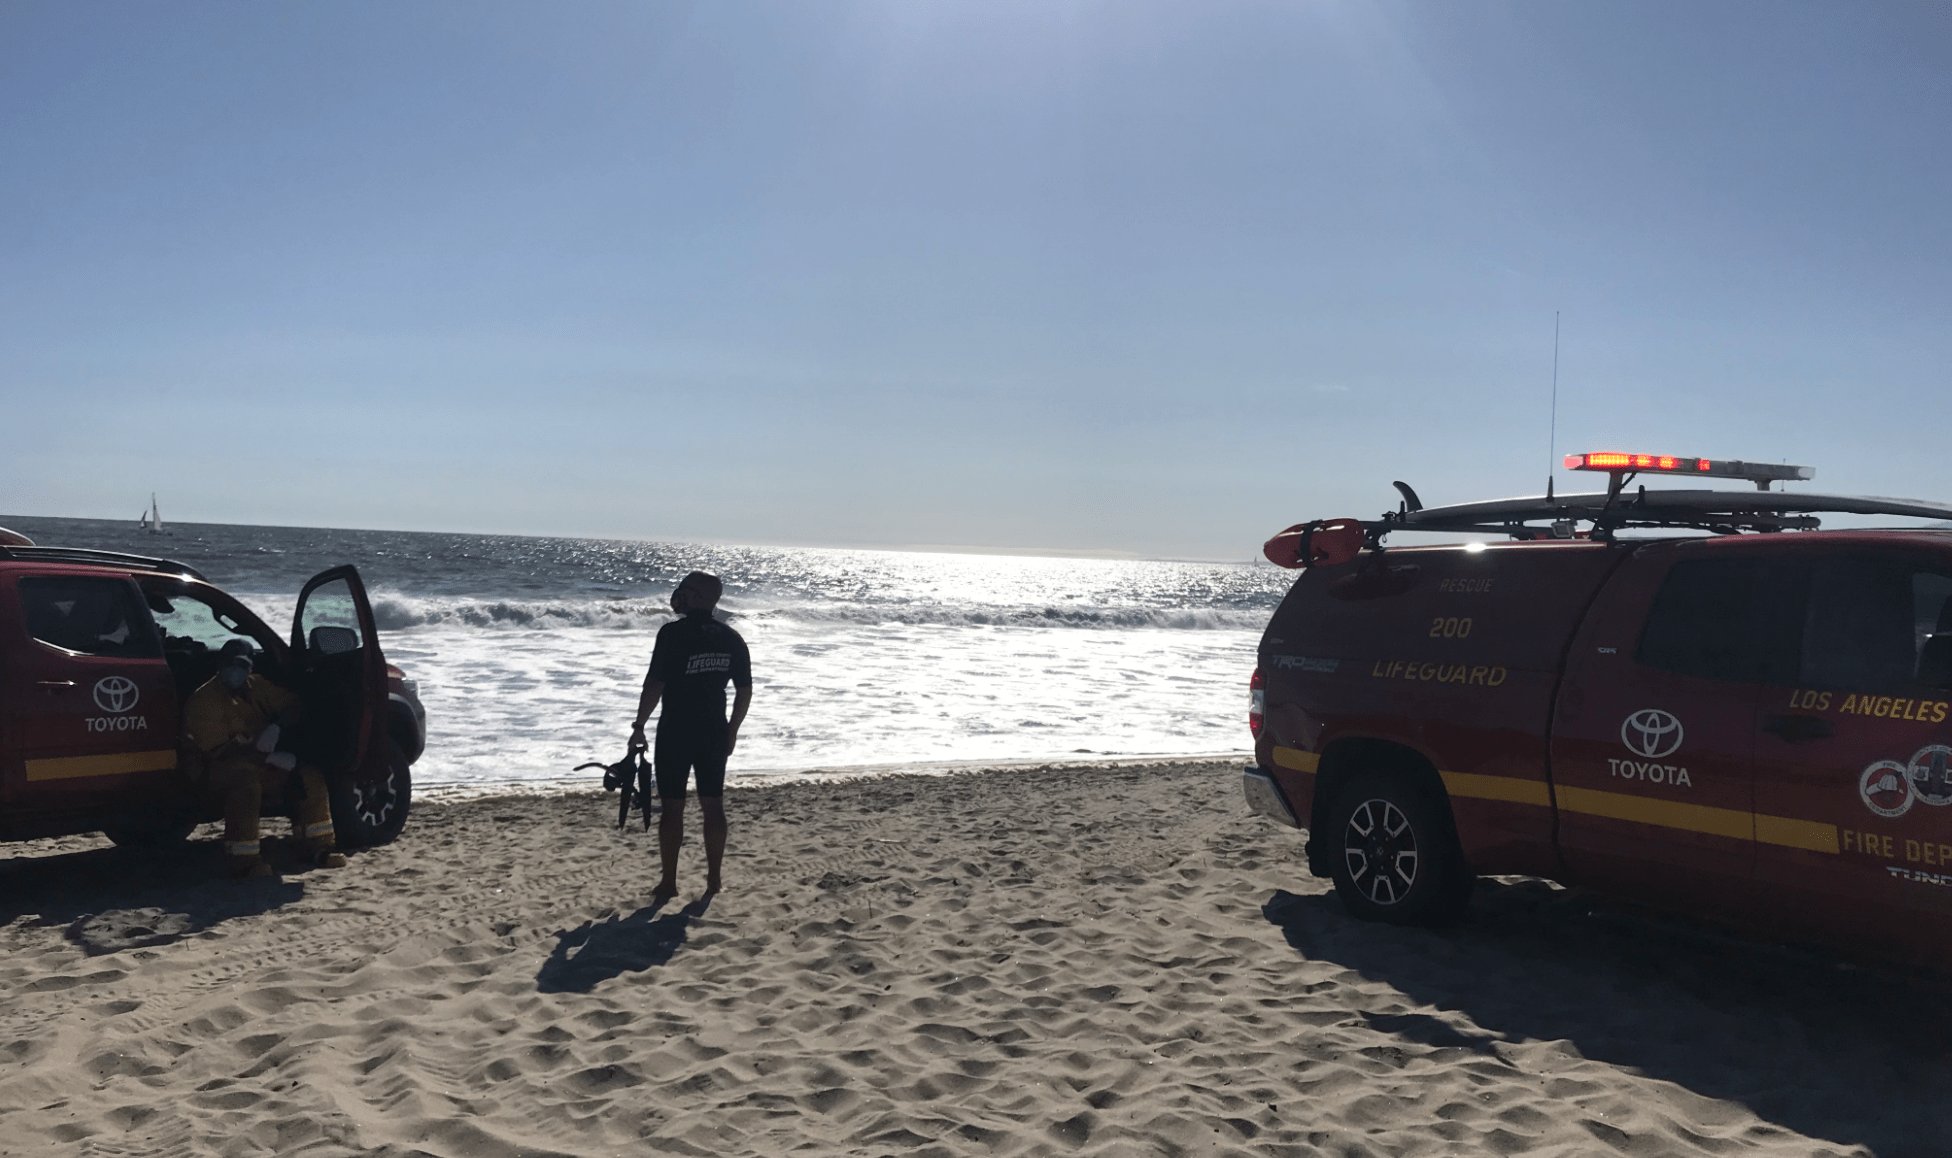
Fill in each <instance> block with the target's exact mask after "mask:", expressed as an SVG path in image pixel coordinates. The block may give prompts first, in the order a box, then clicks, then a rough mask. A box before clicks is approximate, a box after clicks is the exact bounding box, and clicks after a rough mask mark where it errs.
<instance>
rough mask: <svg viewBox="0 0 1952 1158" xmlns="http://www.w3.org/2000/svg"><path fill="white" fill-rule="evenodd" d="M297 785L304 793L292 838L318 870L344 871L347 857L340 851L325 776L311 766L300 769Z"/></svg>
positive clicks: (293, 821)
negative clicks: (337, 869) (295, 838)
mask: <svg viewBox="0 0 1952 1158" xmlns="http://www.w3.org/2000/svg"><path fill="white" fill-rule="evenodd" d="M298 783H299V784H300V786H301V791H303V792H304V793H305V795H304V796H302V797H300V798H299V801H298V811H297V812H295V813H293V815H292V825H291V827H292V835H293V836H295V837H297V838H298V847H299V848H300V849H302V850H304V853H305V855H306V856H307V857H309V858H311V861H312V863H313V864H314V865H317V866H318V867H319V868H344V867H345V864H346V858H345V854H343V853H341V852H339V851H337V846H338V843H339V838H338V834H337V833H335V832H334V831H333V830H332V797H331V795H330V794H328V793H327V792H326V789H325V777H324V776H321V775H320V774H319V770H318V769H317V768H313V767H311V766H310V765H304V766H301V767H300V768H299V769H298Z"/></svg>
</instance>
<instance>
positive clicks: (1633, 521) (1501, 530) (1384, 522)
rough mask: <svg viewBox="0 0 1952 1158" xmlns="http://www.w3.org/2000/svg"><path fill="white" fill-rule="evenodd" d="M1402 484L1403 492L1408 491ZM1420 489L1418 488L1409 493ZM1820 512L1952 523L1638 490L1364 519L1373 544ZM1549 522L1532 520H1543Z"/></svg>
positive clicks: (1864, 507)
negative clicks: (1408, 534) (1401, 534)
mask: <svg viewBox="0 0 1952 1158" xmlns="http://www.w3.org/2000/svg"><path fill="white" fill-rule="evenodd" d="M1398 485H1399V489H1403V490H1407V489H1408V488H1406V487H1402V485H1401V484H1398ZM1410 493H1411V494H1414V493H1415V492H1410ZM1816 512H1823V513H1825V514H1852V515H1901V516H1904V517H1907V518H1916V519H1945V520H1952V506H1948V505H1946V504H1943V503H1925V502H1919V501H1917V500H1916V499H1886V498H1873V497H1863V498H1860V497H1853V496H1850V495H1809V494H1790V493H1787V492H1784V491H1650V490H1648V489H1647V488H1646V487H1644V486H1643V487H1640V488H1638V490H1637V492H1635V493H1632V494H1626V495H1623V494H1619V493H1617V492H1613V491H1608V492H1606V493H1603V494H1585V495H1559V496H1557V497H1553V496H1551V495H1537V496H1532V497H1526V498H1513V499H1494V500H1492V501H1490V502H1482V503H1459V504H1457V505H1455V506H1448V507H1421V506H1419V507H1412V506H1411V504H1410V503H1409V501H1408V500H1407V498H1406V500H1405V501H1404V503H1403V505H1402V507H1401V508H1400V509H1398V510H1395V511H1391V512H1388V513H1386V514H1384V515H1383V516H1382V517H1381V518H1380V519H1376V520H1373V521H1372V520H1365V521H1364V522H1363V524H1362V526H1363V530H1364V531H1365V532H1367V535H1368V538H1369V540H1370V542H1371V543H1372V544H1375V543H1379V542H1380V541H1381V539H1382V537H1383V536H1384V535H1387V534H1389V533H1390V532H1392V531H1446V532H1451V533H1458V532H1475V533H1480V534H1492V535H1509V536H1511V537H1512V538H1514V539H1519V540H1531V539H1570V538H1573V537H1574V529H1575V524H1577V523H1581V522H1586V523H1591V524H1592V531H1591V537H1592V538H1594V539H1599V540H1602V541H1604V540H1606V539H1610V538H1612V537H1613V533H1614V532H1615V531H1619V530H1625V529H1628V528H1635V527H1657V528H1691V529H1694V530H1701V531H1710V532H1713V533H1715V534H1718V535H1732V534H1739V533H1741V532H1744V531H1752V532H1753V531H1761V532H1771V531H1814V530H1816V529H1817V528H1818V527H1820V526H1821V525H1822V520H1820V519H1818V518H1817V517H1816ZM1540 523H1542V524H1543V525H1534V524H1540Z"/></svg>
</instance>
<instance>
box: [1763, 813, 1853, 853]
mask: <svg viewBox="0 0 1952 1158" xmlns="http://www.w3.org/2000/svg"><path fill="white" fill-rule="evenodd" d="M1755 838H1756V839H1757V840H1759V841H1761V842H1762V843H1763V844H1780V845H1785V846H1787V847H1789V848H1800V849H1805V850H1807V851H1809V852H1841V851H1843V850H1842V849H1840V848H1838V847H1837V826H1836V825H1834V824H1821V823H1818V822H1817V821H1814V820H1796V819H1793V818H1791V817H1787V816H1764V815H1762V814H1761V813H1760V812H1758V813H1756V814H1755Z"/></svg>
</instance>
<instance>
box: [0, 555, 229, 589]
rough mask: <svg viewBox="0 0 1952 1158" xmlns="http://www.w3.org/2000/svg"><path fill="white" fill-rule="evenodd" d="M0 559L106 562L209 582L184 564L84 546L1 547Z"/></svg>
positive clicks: (50, 561) (41, 561) (49, 561)
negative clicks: (96, 549)
mask: <svg viewBox="0 0 1952 1158" xmlns="http://www.w3.org/2000/svg"><path fill="white" fill-rule="evenodd" d="M0 559H20V560H25V561H31V562H40V563H97V564H101V563H106V564H111V565H113V566H117V567H139V568H141V569H142V570H144V571H163V572H168V573H171V574H176V575H188V576H189V577H190V578H192V579H201V580H203V582H205V583H208V582H210V580H209V579H206V578H204V575H203V573H202V572H200V571H198V570H197V569H196V568H195V567H192V566H190V565H189V564H187V563H178V562H176V561H175V560H174V559H157V558H153V557H151V556H148V555H125V554H123V553H122V552H120V551H95V550H91V549H89V548H87V547H0Z"/></svg>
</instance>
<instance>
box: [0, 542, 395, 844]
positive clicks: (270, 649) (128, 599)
mask: <svg viewBox="0 0 1952 1158" xmlns="http://www.w3.org/2000/svg"><path fill="white" fill-rule="evenodd" d="M231 640H244V641H246V642H247V643H248V644H249V646H250V648H251V651H252V652H253V653H254V659H255V662H256V667H257V670H258V671H259V672H262V673H263V674H265V675H267V676H269V677H270V678H272V679H273V680H275V681H276V682H278V683H280V684H282V685H284V686H286V687H289V688H291V689H292V690H294V691H295V692H297V693H298V694H299V696H300V698H301V701H302V702H303V704H304V708H305V718H304V720H303V721H302V723H301V725H300V727H299V729H298V731H299V732H300V734H301V735H300V742H301V743H302V744H303V746H304V757H305V759H306V760H307V762H308V763H311V764H313V765H314V766H316V767H318V768H320V769H321V770H322V771H323V772H324V773H325V774H326V780H327V784H328V785H329V787H330V788H331V792H332V814H333V823H334V826H335V828H336V829H337V832H338V835H339V841H340V844H341V845H342V846H352V845H362V844H374V843H379V842H382V841H386V840H391V839H392V838H393V837H394V836H396V835H397V834H398V833H399V831H400V828H401V826H402V825H403V824H404V823H405V822H406V818H407V811H408V808H409V806H410V803H411V792H412V764H413V761H414V760H415V759H417V758H418V757H419V756H420V753H421V749H422V747H423V745H424V743H425V738H426V712H425V711H424V710H423V709H422V708H421V705H420V700H419V697H418V695H417V691H416V689H415V687H414V685H413V683H412V682H411V681H409V680H407V679H406V678H405V676H404V675H403V673H402V672H401V671H400V669H398V668H396V667H393V666H392V665H390V664H388V663H387V662H386V658H385V656H383V655H382V654H381V652H380V647H379V633H378V630H377V629H376V628H375V626H374V623H373V612H372V608H371V606H370V605H369V604H368V601H367V598H366V589H365V586H364V584H363V583H362V582H361V581H360V577H359V572H358V571H357V570H356V569H354V568H353V567H351V566H343V567H334V568H332V569H331V570H329V571H325V572H322V573H320V574H318V575H315V576H313V577H312V578H311V579H310V580H309V581H308V582H306V584H305V586H304V588H303V589H302V590H301V591H300V592H299V596H298V608H297V610H296V612H295V613H294V614H293V618H292V628H291V636H290V639H289V642H288V641H287V640H285V639H283V638H280V636H279V634H278V633H277V632H276V631H274V630H272V629H271V628H270V627H268V626H266V624H265V623H264V622H263V621H262V620H260V619H259V618H258V617H257V616H256V615H254V614H252V613H251V611H250V610H249V609H248V608H246V607H245V606H244V605H243V604H241V603H239V602H238V601H237V600H236V599H234V598H232V597H231V596H230V595H228V594H226V593H224V592H223V591H221V590H219V589H218V588H217V587H216V586H214V585H212V584H211V583H210V582H208V581H207V580H205V579H204V577H203V576H202V575H200V574H198V573H197V572H196V571H195V570H194V569H193V568H190V567H187V566H185V565H183V564H181V563H175V562H171V561H170V560H167V559H152V558H147V557H143V556H136V555H123V554H116V553H113V552H107V551H92V550H82V549H75V548H64V547H37V546H33V545H31V544H28V543H25V542H24V541H23V537H22V536H19V535H10V536H9V537H8V539H7V540H6V541H0V840H26V839H30V838H34V837H43V836H62V835H68V834H71V833H79V832H95V831H101V832H105V833H107V834H108V836H109V837H110V838H111V839H113V840H115V841H116V842H117V843H118V844H158V843H167V842H170V841H176V840H181V839H182V838H183V837H184V836H186V835H188V833H189V831H190V829H191V828H193V827H194V826H195V825H196V824H197V823H199V822H201V821H206V820H215V819H219V818H220V817H221V815H222V814H221V810H220V809H219V808H218V806H217V804H216V802H215V801H214V800H212V799H210V798H209V797H208V796H207V795H206V794H204V793H202V792H200V791H198V790H197V789H196V786H195V785H194V784H193V783H192V782H191V781H190V780H189V779H188V778H186V776H185V774H184V772H183V771H182V769H181V767H180V764H181V762H182V761H181V759H180V754H179V751H178V745H179V739H180V734H181V726H182V724H181V709H182V704H183V702H184V701H185V700H186V699H187V698H188V697H189V695H190V693H191V692H193V691H194V690H196V689H197V688H198V687H199V686H201V685H202V684H203V682H204V681H206V680H208V679H209V678H210V677H211V676H212V675H213V674H215V672H216V670H217V667H218V663H219V650H220V649H221V648H222V647H223V645H224V644H225V643H227V642H229V641H231ZM284 807H285V802H283V801H282V800H280V799H278V798H277V797H276V795H275V794H268V795H267V796H266V799H265V803H264V809H265V812H266V813H267V814H271V813H274V812H277V811H281V810H282V809H283V808H284Z"/></svg>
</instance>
